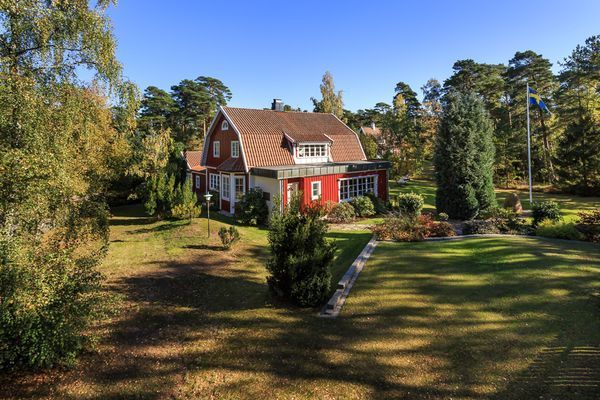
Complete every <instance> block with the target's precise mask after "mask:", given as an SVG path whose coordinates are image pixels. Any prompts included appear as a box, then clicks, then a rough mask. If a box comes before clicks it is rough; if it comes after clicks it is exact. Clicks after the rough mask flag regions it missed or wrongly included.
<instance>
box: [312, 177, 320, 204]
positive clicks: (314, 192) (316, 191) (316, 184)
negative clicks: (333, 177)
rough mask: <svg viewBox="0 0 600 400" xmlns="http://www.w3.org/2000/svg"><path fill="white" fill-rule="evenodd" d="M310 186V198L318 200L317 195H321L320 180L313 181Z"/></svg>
mask: <svg viewBox="0 0 600 400" xmlns="http://www.w3.org/2000/svg"><path fill="white" fill-rule="evenodd" d="M311 188H312V191H311V193H312V195H311V199H312V200H318V199H319V197H321V181H316V182H313V183H312V184H311Z"/></svg>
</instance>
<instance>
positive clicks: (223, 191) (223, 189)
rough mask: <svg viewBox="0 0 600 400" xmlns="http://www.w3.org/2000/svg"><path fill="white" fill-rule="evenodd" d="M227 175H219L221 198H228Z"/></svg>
mask: <svg viewBox="0 0 600 400" xmlns="http://www.w3.org/2000/svg"><path fill="white" fill-rule="evenodd" d="M229 190H230V186H229V175H221V198H222V199H223V200H229Z"/></svg>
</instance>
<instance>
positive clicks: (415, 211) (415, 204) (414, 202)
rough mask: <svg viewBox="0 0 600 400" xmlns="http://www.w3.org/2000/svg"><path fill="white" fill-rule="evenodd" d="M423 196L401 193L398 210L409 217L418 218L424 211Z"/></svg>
mask: <svg viewBox="0 0 600 400" xmlns="http://www.w3.org/2000/svg"><path fill="white" fill-rule="evenodd" d="M423 204H425V201H424V200H423V196H421V195H420V194H416V193H401V194H399V195H398V210H399V211H400V213H401V214H403V215H406V216H407V217H411V218H416V217H418V216H419V215H421V210H422V209H423Z"/></svg>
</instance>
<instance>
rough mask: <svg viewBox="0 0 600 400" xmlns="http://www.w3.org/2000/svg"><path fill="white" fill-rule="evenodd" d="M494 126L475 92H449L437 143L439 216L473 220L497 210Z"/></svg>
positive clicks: (437, 203) (437, 204) (435, 159)
mask: <svg viewBox="0 0 600 400" xmlns="http://www.w3.org/2000/svg"><path fill="white" fill-rule="evenodd" d="M492 134H493V133H492V124H491V121H490V118H489V116H488V114H487V112H486V111H485V108H484V105H483V102H482V101H481V99H480V98H479V97H478V96H477V95H476V94H475V93H472V92H468V93H461V92H458V91H451V92H449V93H448V94H447V95H446V96H445V99H444V106H443V114H442V121H441V124H440V131H439V133H438V136H437V139H436V147H435V155H434V164H435V170H436V180H437V192H436V207H437V210H438V212H445V213H447V214H448V215H449V216H450V217H451V218H457V219H471V218H474V217H476V216H477V215H478V213H479V212H480V211H483V210H487V209H490V208H492V207H495V206H496V198H495V194H494V185H493V164H494V143H493V137H492Z"/></svg>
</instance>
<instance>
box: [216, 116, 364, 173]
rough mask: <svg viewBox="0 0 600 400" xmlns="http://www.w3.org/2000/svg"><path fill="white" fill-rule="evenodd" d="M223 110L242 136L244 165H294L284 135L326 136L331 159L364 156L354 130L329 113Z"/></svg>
mask: <svg viewBox="0 0 600 400" xmlns="http://www.w3.org/2000/svg"><path fill="white" fill-rule="evenodd" d="M223 110H224V112H225V113H226V115H227V116H228V117H229V119H230V120H231V122H232V123H233V125H234V126H235V128H236V129H237V130H238V131H239V133H240V135H241V137H242V147H243V151H244V154H245V157H246V162H247V163H248V168H252V167H266V166H275V165H292V164H294V159H293V157H292V154H291V152H290V150H289V147H288V143H287V140H286V139H285V136H284V134H288V136H290V137H292V139H294V140H300V141H313V140H314V141H322V140H323V139H324V138H325V139H326V138H328V139H329V140H331V156H332V158H333V161H334V162H344V161H358V160H365V159H366V158H365V155H364V153H363V150H362V147H361V145H360V141H359V140H358V136H357V135H356V133H355V132H354V131H352V130H351V129H350V128H348V127H347V126H346V125H345V124H344V123H343V122H342V121H340V120H339V119H338V118H336V117H335V116H334V115H333V114H324V113H303V112H284V111H271V110H255V109H248V108H234V107H223ZM309 139H310V140H309ZM316 139H318V140H316ZM329 140H327V141H329Z"/></svg>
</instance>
